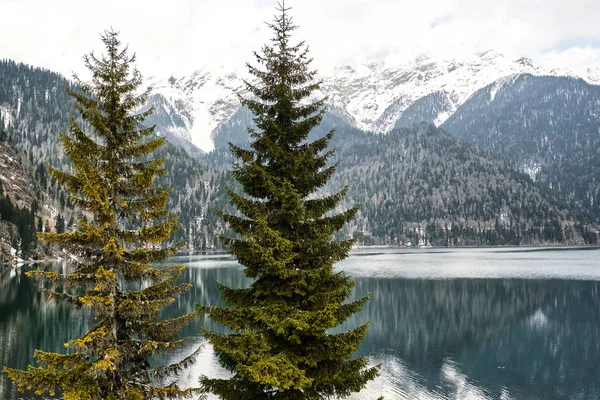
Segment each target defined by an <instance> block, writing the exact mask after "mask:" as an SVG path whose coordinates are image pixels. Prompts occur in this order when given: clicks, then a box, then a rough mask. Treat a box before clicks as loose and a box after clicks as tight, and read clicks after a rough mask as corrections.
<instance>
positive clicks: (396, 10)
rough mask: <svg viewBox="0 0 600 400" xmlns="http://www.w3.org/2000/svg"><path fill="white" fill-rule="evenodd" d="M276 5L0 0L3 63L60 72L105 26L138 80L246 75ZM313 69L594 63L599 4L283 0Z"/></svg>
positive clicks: (269, 1)
mask: <svg viewBox="0 0 600 400" xmlns="http://www.w3.org/2000/svg"><path fill="white" fill-rule="evenodd" d="M276 4H277V3H276V0H170V1H165V0H162V1H155V0H143V1H137V0H135V1H133V0H101V1H86V0H0V58H10V59H14V60H17V61H21V62H26V63H29V64H33V65H36V66H43V67H46V68H49V69H52V70H55V71H58V72H62V73H64V74H69V75H70V73H71V71H76V72H81V71H82V69H83V63H82V58H81V57H82V55H83V54H84V53H86V52H89V51H91V50H94V49H98V50H101V43H100V39H99V33H100V32H102V31H103V30H104V29H108V28H110V27H112V28H113V29H114V30H117V31H120V32H121V38H122V40H123V42H125V43H128V44H129V45H130V48H131V49H132V50H133V51H135V52H136V53H137V55H138V67H139V69H140V70H141V71H142V73H143V74H144V75H147V76H148V75H157V76H168V75H170V74H171V73H174V74H181V73H186V72H190V71H193V70H197V69H201V68H203V67H205V66H208V67H209V68H211V69H214V68H219V67H221V66H222V67H223V68H224V69H225V70H227V71H241V70H243V67H244V63H245V62H246V61H252V51H253V50H258V49H259V48H260V46H261V45H262V44H263V43H265V42H266V41H267V40H268V39H269V38H270V37H271V32H270V31H269V29H268V28H267V26H266V25H265V24H264V22H265V21H270V20H271V19H272V16H273V14H274V12H275V6H276ZM286 6H291V7H292V8H293V9H292V11H291V14H292V16H293V19H294V21H295V22H296V24H298V25H299V29H298V30H297V31H296V33H295V38H296V39H297V40H306V42H307V44H308V45H309V46H310V49H311V54H312V56H313V57H314V59H315V62H314V65H315V66H316V67H317V68H319V69H320V70H321V71H324V72H327V71H328V70H329V69H330V68H331V67H332V66H333V65H336V64H339V63H341V62H347V63H357V62H362V61H364V60H365V59H377V58H378V57H382V56H384V55H386V54H389V53H391V52H396V53H398V54H400V55H401V56H402V57H406V58H414V57H415V56H417V55H419V54H421V53H432V54H439V53H447V52H453V51H460V52H475V51H482V50H486V49H495V50H497V51H499V52H501V53H504V54H508V55H515V56H528V57H531V58H533V59H534V60H535V61H537V62H539V63H542V64H545V65H548V64H550V66H551V67H554V66H556V65H561V66H569V64H574V65H589V66H592V67H593V66H595V67H600V56H599V55H600V1H599V0H411V1H406V0H286Z"/></svg>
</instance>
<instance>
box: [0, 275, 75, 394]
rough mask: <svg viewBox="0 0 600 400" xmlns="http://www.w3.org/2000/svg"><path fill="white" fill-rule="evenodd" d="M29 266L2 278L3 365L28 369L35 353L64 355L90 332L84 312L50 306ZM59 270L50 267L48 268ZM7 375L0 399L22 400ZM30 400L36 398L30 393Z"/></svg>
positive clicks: (0, 332)
mask: <svg viewBox="0 0 600 400" xmlns="http://www.w3.org/2000/svg"><path fill="white" fill-rule="evenodd" d="M36 267H37V266H35V265H34V266H27V267H22V268H18V269H16V270H8V271H4V272H2V273H1V274H0V350H1V351H0V364H1V365H6V366H10V367H17V368H26V367H27V365H28V364H31V363H33V361H34V360H33V350H34V349H41V350H44V351H55V352H64V351H65V348H64V346H63V344H64V343H65V342H66V341H68V340H69V339H72V338H76V337H79V336H80V335H81V333H82V332H83V331H85V329H86V326H87V324H86V321H87V319H86V318H84V317H83V312H78V311H73V310H72V308H71V307H68V306H67V307H65V306H63V305H60V304H52V303H48V302H47V301H45V300H44V299H43V298H42V295H41V293H40V292H39V291H38V289H37V287H35V286H34V285H33V282H32V280H31V279H29V278H27V276H25V272H26V271H28V270H30V269H32V268H36ZM52 267H54V268H56V267H57V266H56V265H50V264H49V265H48V266H47V268H48V269H50V268H52ZM21 397H22V395H17V391H16V387H15V386H14V385H13V384H12V383H11V382H10V381H9V380H8V378H7V376H6V375H5V374H0V398H1V399H11V398H21ZM27 398H34V396H30V393H28V397H27ZM39 398H41V397H39Z"/></svg>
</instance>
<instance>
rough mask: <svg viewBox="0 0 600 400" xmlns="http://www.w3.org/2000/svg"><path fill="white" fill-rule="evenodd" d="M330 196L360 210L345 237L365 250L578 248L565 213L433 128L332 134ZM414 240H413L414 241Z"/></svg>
mask: <svg viewBox="0 0 600 400" xmlns="http://www.w3.org/2000/svg"><path fill="white" fill-rule="evenodd" d="M335 140H336V142H335V144H336V145H337V147H338V152H337V156H338V157H339V161H340V166H339V168H338V171H337V172H336V174H335V175H334V178H333V182H332V183H331V184H330V186H329V187H326V188H325V189H324V192H325V193H332V192H334V191H336V190H339V189H340V188H341V187H343V186H345V185H348V187H349V190H348V196H347V199H346V203H345V204H344V205H343V207H348V206H350V205H352V204H356V203H362V207H361V210H360V212H359V214H358V216H357V217H356V218H355V220H354V221H353V224H352V225H351V226H349V227H348V230H347V231H346V233H347V234H348V233H354V232H358V233H359V234H360V236H361V241H363V242H364V243H366V244H402V243H405V244H406V243H407V242H411V243H412V244H415V242H416V241H417V240H421V241H426V242H429V243H432V244H434V245H448V244H449V245H483V244H485V245H496V244H532V243H537V242H563V241H572V242H582V239H581V234H582V232H583V231H582V229H583V228H582V226H580V224H579V223H578V218H577V216H576V215H575V214H573V213H572V212H571V211H570V210H569V208H568V207H567V206H566V205H565V204H564V203H561V202H560V201H558V200H557V199H555V198H554V197H553V196H552V195H551V193H548V192H545V191H543V190H541V189H540V188H538V187H537V186H536V185H535V184H534V182H533V181H532V180H531V179H530V178H529V176H527V175H526V174H524V173H521V172H518V171H516V170H515V169H514V168H512V167H511V166H510V165H508V164H507V163H505V162H504V161H502V160H500V159H499V158H498V157H497V156H494V155H493V154H491V153H489V152H487V151H485V150H481V149H479V148H477V147H475V146H473V145H470V144H468V143H465V142H463V141H461V140H459V139H456V138H454V137H452V136H450V135H448V134H447V133H445V132H444V131H443V130H441V129H438V128H436V127H435V126H433V125H430V124H429V125H428V124H421V125H418V126H414V127H412V128H405V129H397V130H393V131H391V132H390V133H388V134H387V135H378V136H373V135H371V134H367V133H364V134H362V135H344V134H343V133H342V134H340V135H338V137H337V139H335ZM417 235H418V237H417Z"/></svg>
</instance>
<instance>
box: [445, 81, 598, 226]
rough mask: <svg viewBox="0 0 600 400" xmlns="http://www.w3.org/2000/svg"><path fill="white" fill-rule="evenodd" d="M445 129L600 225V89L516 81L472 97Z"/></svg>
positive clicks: (501, 83)
mask: <svg viewBox="0 0 600 400" xmlns="http://www.w3.org/2000/svg"><path fill="white" fill-rule="evenodd" d="M442 128H443V129H444V130H446V131H448V132H449V133H451V134H452V135H454V136H456V137H458V138H462V139H464V140H466V141H468V142H470V143H473V144H475V145H477V146H480V147H482V148H485V149H488V150H490V151H492V152H494V153H496V154H499V155H500V156H501V157H502V158H504V159H505V160H506V161H508V162H511V163H512V164H513V165H515V166H516V167H517V168H519V169H521V170H523V171H526V172H528V173H529V174H530V175H531V176H532V177H533V178H534V179H535V180H536V181H537V182H538V183H539V184H540V186H542V187H544V188H547V189H548V190H549V191H551V192H553V193H555V194H557V195H559V196H560V197H562V198H563V199H564V200H565V201H567V202H568V203H569V204H573V205H575V206H576V207H578V208H579V210H581V211H583V212H587V213H589V214H590V215H591V217H592V218H593V219H595V220H596V221H598V220H599V219H600V179H599V177H600V86H597V85H591V84H589V83H586V82H585V81H583V80H582V79H575V78H567V77H553V76H545V77H540V76H533V75H528V74H525V75H514V76H511V77H508V78H504V79H501V80H499V81H497V82H495V83H493V84H491V85H489V86H487V87H485V88H483V89H481V90H479V91H477V92H475V93H474V94H473V95H472V96H471V97H470V98H469V100H467V101H466V102H465V104H463V105H462V106H461V107H460V108H459V109H458V110H457V111H456V113H455V114H454V115H452V116H451V117H450V118H449V119H448V120H447V121H446V122H445V123H444V124H443V125H442Z"/></svg>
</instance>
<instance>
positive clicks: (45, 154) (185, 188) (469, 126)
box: [0, 61, 600, 250]
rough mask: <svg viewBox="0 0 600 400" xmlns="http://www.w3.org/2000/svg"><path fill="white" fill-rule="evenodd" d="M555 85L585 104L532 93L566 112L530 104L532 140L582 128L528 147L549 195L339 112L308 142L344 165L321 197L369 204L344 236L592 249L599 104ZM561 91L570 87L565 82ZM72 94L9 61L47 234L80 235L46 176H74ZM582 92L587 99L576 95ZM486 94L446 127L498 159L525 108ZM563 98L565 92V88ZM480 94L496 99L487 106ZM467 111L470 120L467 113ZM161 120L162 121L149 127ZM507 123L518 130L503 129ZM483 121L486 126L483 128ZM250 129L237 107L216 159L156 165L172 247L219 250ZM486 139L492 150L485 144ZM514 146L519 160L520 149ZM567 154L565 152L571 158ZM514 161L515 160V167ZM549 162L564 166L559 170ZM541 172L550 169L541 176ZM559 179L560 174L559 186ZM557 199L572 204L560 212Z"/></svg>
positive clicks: (422, 114) (7, 80)
mask: <svg viewBox="0 0 600 400" xmlns="http://www.w3.org/2000/svg"><path fill="white" fill-rule="evenodd" d="M519 79H523V80H524V82H525V83H524V84H532V83H531V82H532V80H534V79H542V78H535V77H532V76H527V75H526V76H524V77H523V78H518V79H517V82H519ZM543 79H550V78H543ZM552 79H566V81H564V82H567V83H569V84H570V85H571V86H573V88H574V89H573V88H572V89H570V90H572V91H573V92H574V93H580V95H579V96H580V97H581V96H583V97H581V98H580V100H577V98H579V97H577V96H572V95H570V94H569V93H571V92H568V93H567V94H565V95H564V96H563V97H562V98H563V103H560V102H558V100H556V99H555V100H551V99H553V98H554V97H556V96H555V92H556V90H557V89H556V87H553V89H552V88H548V84H543V85H541V84H538V85H537V86H535V85H534V86H533V87H534V88H535V87H541V88H542V89H543V90H546V91H548V94H547V95H546V96H545V97H544V96H542V98H543V99H545V100H544V101H545V102H550V103H552V104H554V103H557V104H556V106H555V108H553V109H552V110H550V111H544V113H542V111H541V110H542V109H543V110H547V109H548V106H547V105H544V108H540V109H538V110H537V111H533V110H534V109H531V110H530V109H529V108H528V107H529V106H528V105H527V104H531V102H533V100H530V101H529V102H526V103H525V106H523V107H524V109H523V113H525V114H522V115H528V116H531V115H537V117H527V118H526V119H525V120H526V121H527V123H526V124H525V125H524V126H525V127H526V128H527V129H529V130H530V131H531V132H538V131H539V130H540V129H542V128H543V127H546V126H548V125H551V126H552V127H554V131H553V132H555V134H554V136H558V132H562V131H565V130H566V127H567V126H570V124H572V123H574V120H573V118H580V119H581V121H583V122H580V123H579V124H576V125H577V126H578V127H579V130H576V131H575V132H573V135H574V137H573V138H570V139H568V140H567V139H565V140H563V141H558V139H552V138H554V136H553V135H552V134H549V135H548V139H547V141H544V140H546V139H544V140H541V139H539V140H538V139H532V140H533V142H531V140H530V142H531V143H533V144H534V145H532V146H530V147H531V148H533V149H537V151H538V153H535V154H536V157H533V158H532V157H530V158H527V160H528V162H530V163H533V165H534V166H539V168H538V170H539V171H538V175H534V178H536V177H537V179H539V181H540V182H548V184H547V185H546V186H545V187H546V188H553V189H556V188H558V191H557V190H545V189H542V190H540V189H539V188H538V187H537V186H536V185H535V184H534V182H533V181H532V180H531V179H530V178H529V177H528V176H527V175H526V174H524V173H520V172H517V171H518V169H517V168H513V167H511V166H510V165H509V164H506V163H504V162H501V161H500V160H498V159H496V158H495V157H494V156H492V155H491V154H490V153H488V152H486V151H481V150H479V149H477V148H476V147H474V146H471V145H467V144H466V143H464V142H462V141H459V140H457V139H454V138H452V137H449V136H448V135H446V134H445V133H444V132H442V131H440V130H438V129H436V128H435V127H434V126H424V125H422V126H419V127H417V128H410V129H400V130H394V131H392V132H391V133H389V134H386V135H376V134H372V133H368V132H363V131H361V130H359V129H357V128H355V127H353V126H351V125H349V124H348V123H347V122H346V121H344V120H343V119H341V118H339V117H336V116H334V115H333V114H326V115H325V118H324V119H323V121H322V123H321V124H320V126H319V127H318V129H315V130H314V131H313V132H311V135H310V138H309V139H310V140H314V139H315V138H317V137H321V136H323V135H325V134H326V133H327V132H329V131H330V130H331V129H333V128H335V129H336V134H335V135H334V139H333V141H332V146H334V147H337V148H338V152H337V155H336V157H338V159H339V161H340V162H341V164H340V166H339V169H338V172H337V173H336V174H335V175H334V177H333V181H332V182H331V183H330V184H329V186H328V187H326V188H324V189H323V190H324V191H326V192H330V191H333V190H334V189H337V188H340V187H342V186H344V185H349V192H348V194H349V196H348V201H347V203H346V204H345V205H344V206H350V205H352V204H356V203H362V204H363V206H362V208H361V211H360V213H359V214H358V215H357V217H356V218H355V219H354V221H352V222H351V223H350V224H349V225H347V226H346V228H345V229H344V232H343V235H345V236H350V235H358V236H359V237H360V241H361V243H364V244H392V245H402V244H404V245H406V244H408V243H410V244H411V245H414V244H416V243H420V244H433V245H494V244H519V243H521V244H523V243H537V242H546V243H558V242H570V243H583V242H595V240H596V238H595V234H593V233H592V232H591V228H589V227H586V226H585V222H586V221H582V220H580V218H579V215H580V212H581V211H582V210H585V209H587V208H588V207H587V206H590V207H597V200H596V199H597V191H596V192H594V188H596V186H597V185H596V183H594V182H598V181H597V179H596V180H595V181H594V176H597V174H596V175H594V171H596V169H595V168H596V164H595V163H597V162H598V152H597V149H598V147H597V146H596V141H595V140H596V138H597V136H596V137H595V136H593V135H590V134H589V132H591V129H592V128H593V126H591V125H589V126H588V125H585V124H584V122H585V121H588V122H589V124H592V123H593V122H591V121H592V114H593V113H594V112H595V111H594V110H595V109H594V108H593V107H592V103H593V99H595V98H596V97H594V96H596V95H595V94H594V95H591V94H589V93H590V92H589V88H588V86H589V85H587V84H585V83H584V82H582V81H577V80H573V79H571V80H569V79H567V78H552ZM542 82H550V81H547V80H543V81H542ZM564 82H563V81H561V84H564ZM67 85H69V82H68V81H67V80H65V79H64V78H63V77H62V76H60V75H58V74H55V73H52V72H50V71H46V70H42V69H38V68H33V67H29V66H25V65H22V64H17V63H14V62H12V61H2V62H0V110H1V112H0V118H1V120H0V126H1V127H5V128H6V129H5V131H6V136H7V140H9V141H11V142H12V143H14V146H15V148H16V149H17V150H18V151H19V152H22V154H23V155H24V156H23V157H24V158H26V159H27V160H28V163H29V164H30V165H31V168H32V169H33V170H34V172H35V180H36V181H37V182H38V183H37V184H36V185H37V186H36V187H37V189H36V190H37V193H36V195H37V198H39V204H40V205H41V206H40V216H41V218H42V223H41V225H42V229H43V228H44V227H45V228H47V229H51V230H55V229H56V226H57V224H58V226H59V227H60V226H64V227H65V229H73V220H74V218H76V217H77V214H76V213H75V214H74V213H73V211H71V205H70V202H69V201H68V196H66V195H65V193H64V192H63V190H62V189H61V188H59V187H58V186H57V185H56V184H55V183H54V182H53V181H52V180H51V179H50V178H49V177H48V174H47V172H46V171H45V167H44V163H48V164H50V165H52V166H55V167H58V168H60V169H66V170H68V169H69V168H70V164H69V161H68V159H66V158H65V157H64V153H63V151H62V148H61V146H60V142H59V133H60V132H65V131H66V129H67V117H68V115H69V114H71V113H73V103H72V101H71V99H70V98H69V97H68V96H67V95H66V94H65V92H64V88H65V86H67ZM540 85H541V86H540ZM578 85H579V86H581V87H582V88H583V89H585V90H583V89H582V90H580V91H578V90H577V88H578V87H579V86H578ZM585 85H587V86H585ZM528 88H529V87H528V86H522V88H521V89H520V90H521V92H519V93H524V92H526V89H527V90H528ZM544 88H545V89H544ZM542 89H539V88H538V89H536V90H542ZM486 90H488V92H485V95H483V94H480V95H478V94H476V95H474V96H473V97H472V98H471V99H470V100H469V101H467V103H466V104H465V106H463V107H464V109H463V108H461V109H460V110H459V111H460V112H459V113H457V115H456V116H453V117H451V118H450V119H449V121H448V122H447V123H446V124H445V125H444V126H445V127H448V129H449V130H451V132H453V133H454V134H456V135H458V133H457V132H462V130H464V132H466V133H464V134H463V135H462V136H464V137H465V138H466V139H467V140H469V141H471V142H476V143H479V142H478V140H480V141H481V143H479V144H481V145H483V146H484V147H487V148H489V149H490V151H496V150H497V149H502V148H503V147H502V146H500V144H501V143H505V142H504V141H503V140H504V139H501V138H506V137H507V135H508V134H509V133H511V132H512V131H511V129H512V127H513V126H518V124H519V121H520V120H518V118H517V117H516V116H515V111H514V110H513V109H514V108H515V107H518V106H517V104H518V103H517V102H518V100H517V98H518V96H516V94H514V95H513V96H512V97H511V96H509V95H508V94H505V90H496V91H495V92H494V93H495V98H491V100H490V91H491V90H492V89H491V87H488V88H487V89H486ZM586 90H587V91H586ZM559 93H562V92H560V90H559ZM586 93H588V94H586ZM477 96H480V97H481V96H484V97H485V96H487V100H485V101H484V100H482V98H479V97H477ZM503 96H504V97H503ZM532 96H533V95H532ZM536 96H537V97H536ZM536 96H533V97H535V98H539V96H541V95H540V94H539V93H538V94H537V95H536ZM590 96H591V97H590ZM525 98H526V99H528V98H529V97H527V96H525ZM503 99H506V100H503ZM510 99H512V100H510ZM492 100H493V101H492ZM509 100H510V101H509ZM490 102H491V103H496V102H502V103H498V104H508V105H510V107H509V108H506V107H508V105H507V106H506V107H504V108H501V110H504V111H502V112H499V111H498V109H497V108H490V104H491V103H490ZM565 102H566V103H565ZM582 102H583V103H582ZM586 102H587V103H586ZM481 104H484V106H485V107H488V108H489V110H488V108H481V107H484V106H482V105H481ZM574 104H589V107H588V108H585V107H583V110H584V111H581V112H580V114H577V112H578V111H577V110H572V112H570V113H567V111H564V110H562V111H561V110H560V109H561V107H562V108H566V107H567V106H571V107H574ZM449 107H450V105H449V103H448V98H447V96H445V95H444V93H443V92H439V93H434V94H432V95H430V96H427V97H426V98H423V99H421V100H418V101H417V102H415V103H414V104H413V106H411V107H409V108H408V109H407V110H406V111H405V113H404V114H403V118H401V120H399V121H398V122H397V125H398V126H403V125H406V126H410V125H412V124H414V123H416V121H418V120H420V119H425V120H428V121H430V122H431V120H432V119H433V120H435V119H436V118H438V117H439V116H440V114H443V113H444V112H447V111H448V110H449V109H450V108H449ZM480 109H481V110H482V112H480V111H479V110H480ZM468 110H471V112H470V113H467V111H468ZM486 110H487V111H486ZM490 110H495V111H490ZM528 110H530V111H528ZM585 110H587V111H585ZM561 112H562V113H563V114H561ZM552 113H554V115H558V116H559V118H557V121H556V123H553V124H549V122H548V120H549V118H550V117H551V116H552V115H553V114H552ZM520 115H521V114H520ZM561 115H562V116H561ZM577 115H579V117H577ZM586 115H587V116H588V118H587V120H586V119H585V116H586ZM598 115H600V111H599V112H598ZM162 117H164V116H161V115H157V116H155V117H153V118H154V119H150V121H156V119H157V118H158V119H160V118H162ZM500 120H502V121H504V120H507V121H509V122H510V121H512V122H511V123H509V122H501V123H500V122H498V121H500ZM468 121H471V122H468ZM486 121H487V122H488V123H489V124H488V125H485V123H486ZM494 121H496V122H494ZM467 122H468V123H467ZM480 123H481V124H483V125H482V126H484V127H486V126H488V128H485V129H487V130H486V131H485V132H487V134H486V135H487V136H486V135H483V137H481V138H480V137H479V136H478V132H479V128H477V126H479V125H478V124H480ZM534 123H535V124H537V125H535V124H534ZM461 124H462V125H461ZM502 124H508V125H506V128H502V129H500V131H499V132H506V133H507V135H504V134H503V135H499V134H498V132H496V130H495V128H493V127H496V126H504V125H502ZM561 124H562V125H561ZM534 125H535V127H534ZM248 126H253V122H252V118H251V116H250V114H249V113H248V110H247V109H245V108H240V109H239V110H238V111H236V113H235V114H234V117H233V118H231V119H230V120H228V121H227V122H223V123H221V124H220V125H219V126H218V128H217V129H216V130H215V136H214V138H213V139H214V143H215V150H214V151H213V152H210V153H201V152H198V151H196V150H194V149H191V148H189V146H188V147H186V146H182V147H183V148H185V150H184V149H182V148H181V147H177V146H175V145H174V144H171V143H169V144H167V145H166V146H164V147H163V148H162V149H161V150H160V151H159V153H158V155H159V156H161V157H164V158H165V167H166V168H167V171H168V173H167V175H166V176H165V177H163V178H161V179H160V181H159V184H167V185H169V186H171V187H172V192H171V198H170V202H169V207H170V209H171V210H172V211H174V212H177V213H179V214H180V218H181V222H182V228H181V229H180V230H179V231H178V232H177V233H176V235H175V237H174V240H178V241H182V242H183V243H184V247H185V248H187V249H190V250H200V249H210V248H218V247H220V244H219V242H218V239H216V235H217V233H218V232H220V231H221V230H222V229H223V226H222V223H221V222H220V220H219V219H218V218H217V217H216V215H215V213H214V208H224V207H225V208H226V207H227V198H226V196H225V195H224V188H225V186H227V185H228V184H229V185H232V183H231V180H230V175H229V173H228V172H227V170H228V169H229V168H230V163H231V157H230V155H229V149H228V145H227V143H228V142H229V141H232V142H234V143H237V144H241V145H244V144H247V143H248V140H249V135H248V132H247V127H248ZM459 126H462V128H459ZM584 128H585V129H584ZM482 129H484V128H482ZM544 129H545V128H544ZM528 132H529V131H528ZM578 132H579V133H578ZM585 132H588V133H585ZM596 132H598V131H596ZM158 133H159V134H161V132H158ZM531 135H532V134H530V136H531ZM509 136H510V135H509ZM513 136H514V137H513V139H510V140H508V139H507V140H506V142H507V143H509V142H510V143H512V145H511V146H509V147H508V148H507V149H506V151H504V152H502V151H500V154H501V155H504V156H505V158H506V159H507V160H508V161H509V162H512V163H513V165H515V167H518V166H519V165H521V164H519V165H517V163H516V161H517V160H518V159H519V158H518V157H517V156H516V155H515V154H519V155H521V157H525V156H526V155H527V154H532V150H530V147H528V145H527V143H530V142H527V143H525V144H524V145H523V146H521V145H520V144H519V143H520V142H518V141H517V139H516V137H517V136H518V135H516V134H514V135H513ZM169 137H170V139H171V140H173V139H174V138H173V137H172V136H169ZM485 137H488V138H494V140H491V139H490V140H488V141H485V140H484V138H485ZM536 140H537V141H536ZM540 140H541V141H540ZM535 143H537V145H535ZM486 144H487V145H486ZM588 144H589V146H588ZM594 146H596V147H594ZM511 148H512V149H516V150H518V152H515V151H511V150H510V149H511ZM559 148H560V149H561V150H560V151H559ZM563 148H564V149H566V150H564V151H563V150H562V149H563ZM549 149H552V150H553V152H552V153H548V154H547V152H545V151H546V150H549ZM594 149H596V150H595V151H596V153H594ZM190 153H191V154H193V155H194V157H192V156H191V155H190ZM507 154H508V155H511V157H507ZM551 154H554V155H556V154H558V155H560V157H556V156H553V155H551ZM553 157H554V158H553ZM544 160H545V161H544ZM551 160H558V161H557V162H556V163H555V164H552V163H550V161H551ZM577 160H581V161H577ZM544 162H546V164H544ZM544 165H545V166H546V167H544V168H545V169H544V168H542V167H543V166H544ZM577 168H579V169H577ZM536 171H537V170H536ZM553 171H555V172H553ZM552 174H556V178H554V177H553V176H552ZM553 179H560V181H555V180H553ZM586 182H587V183H586ZM589 182H592V184H588V183H589ZM594 185H596V186H594ZM588 189H589V190H588ZM596 190H597V189H596ZM563 194H564V196H563V197H561V195H563ZM555 197H556V198H555ZM560 198H562V199H563V200H562V203H561V200H559V199H560ZM572 200H573V201H577V203H576V205H577V206H578V207H576V208H577V209H578V212H573V211H574V210H570V209H568V206H567V205H570V204H571V201H572ZM584 201H585V202H586V203H585V204H584ZM44 206H45V208H44ZM584 206H585V207H584ZM38 225H40V224H38ZM36 229H39V227H36Z"/></svg>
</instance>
